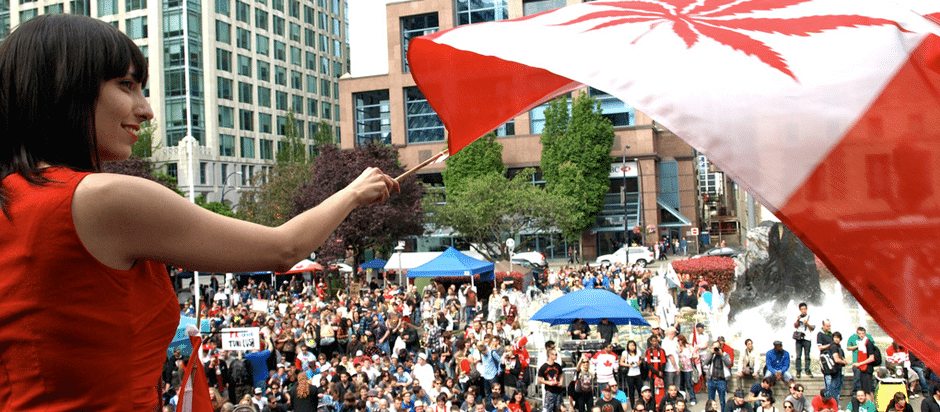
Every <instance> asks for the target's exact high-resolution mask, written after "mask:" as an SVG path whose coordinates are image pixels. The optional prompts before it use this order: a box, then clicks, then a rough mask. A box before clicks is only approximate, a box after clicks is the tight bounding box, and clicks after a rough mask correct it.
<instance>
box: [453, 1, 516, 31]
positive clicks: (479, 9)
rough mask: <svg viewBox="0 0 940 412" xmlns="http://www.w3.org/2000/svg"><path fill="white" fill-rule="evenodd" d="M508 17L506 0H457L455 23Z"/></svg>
mask: <svg viewBox="0 0 940 412" xmlns="http://www.w3.org/2000/svg"><path fill="white" fill-rule="evenodd" d="M508 18H509V6H508V2H507V0H490V1H476V0H457V25H458V26H461V25H464V24H474V23H482V22H486V21H500V20H506V19H508Z"/></svg>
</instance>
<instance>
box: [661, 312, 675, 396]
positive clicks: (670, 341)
mask: <svg viewBox="0 0 940 412" xmlns="http://www.w3.org/2000/svg"><path fill="white" fill-rule="evenodd" d="M677 334H678V331H676V328H674V327H672V326H670V327H667V328H666V339H663V342H662V344H660V346H661V347H662V348H663V351H664V352H666V365H665V367H664V369H663V385H665V386H666V387H667V388H668V387H669V385H675V386H676V387H679V343H678V342H677V341H676V335H677Z"/></svg>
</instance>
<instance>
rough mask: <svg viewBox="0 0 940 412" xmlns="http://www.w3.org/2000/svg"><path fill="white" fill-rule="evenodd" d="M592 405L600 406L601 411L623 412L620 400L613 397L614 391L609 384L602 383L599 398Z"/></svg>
mask: <svg viewBox="0 0 940 412" xmlns="http://www.w3.org/2000/svg"><path fill="white" fill-rule="evenodd" d="M594 407H595V408H600V410H601V412H623V405H622V404H621V403H620V401H618V400H616V399H614V393H613V391H612V388H611V387H610V385H603V387H602V388H601V399H599V400H598V401H597V402H595V403H594Z"/></svg>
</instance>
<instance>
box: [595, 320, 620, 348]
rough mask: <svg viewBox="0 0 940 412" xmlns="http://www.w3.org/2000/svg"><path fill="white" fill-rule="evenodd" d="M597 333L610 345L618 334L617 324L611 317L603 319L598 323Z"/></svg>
mask: <svg viewBox="0 0 940 412" xmlns="http://www.w3.org/2000/svg"><path fill="white" fill-rule="evenodd" d="M597 333H598V335H600V337H601V339H603V340H604V344H605V345H610V343H611V341H613V339H614V336H615V335H617V325H614V324H613V323H612V322H611V321H610V319H607V318H604V319H601V322H600V323H598V324H597Z"/></svg>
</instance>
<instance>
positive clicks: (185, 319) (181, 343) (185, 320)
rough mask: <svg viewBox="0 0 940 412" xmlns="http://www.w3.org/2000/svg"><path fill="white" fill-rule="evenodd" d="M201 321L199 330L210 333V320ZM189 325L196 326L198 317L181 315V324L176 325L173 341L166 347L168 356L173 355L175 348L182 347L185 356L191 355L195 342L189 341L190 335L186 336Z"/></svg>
mask: <svg viewBox="0 0 940 412" xmlns="http://www.w3.org/2000/svg"><path fill="white" fill-rule="evenodd" d="M199 323H200V327H199V331H200V332H202V333H209V320H208V319H202V320H201V321H200V322H199ZM187 325H193V326H195V325H196V318H191V317H189V316H180V324H179V326H177V327H176V335H174V336H173V341H172V342H170V346H169V347H168V348H167V349H166V356H172V355H173V349H176V348H180V350H182V352H183V356H184V357H189V355H191V354H192V353H193V344H192V343H190V342H189V336H186V326H187Z"/></svg>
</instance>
